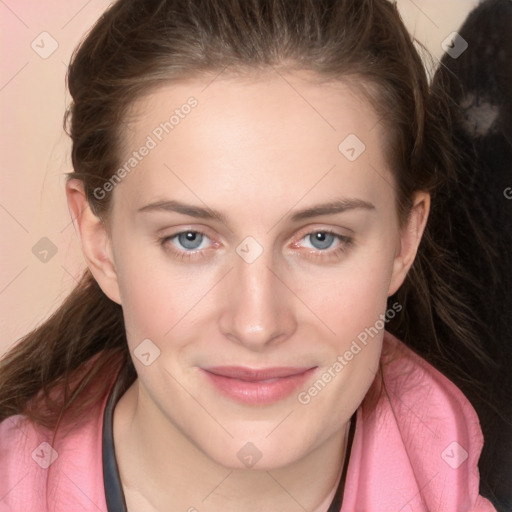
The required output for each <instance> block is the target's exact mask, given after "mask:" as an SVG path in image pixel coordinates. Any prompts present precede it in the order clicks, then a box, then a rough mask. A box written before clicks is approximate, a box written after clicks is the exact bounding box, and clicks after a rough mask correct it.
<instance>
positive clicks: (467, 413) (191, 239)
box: [0, 0, 494, 512]
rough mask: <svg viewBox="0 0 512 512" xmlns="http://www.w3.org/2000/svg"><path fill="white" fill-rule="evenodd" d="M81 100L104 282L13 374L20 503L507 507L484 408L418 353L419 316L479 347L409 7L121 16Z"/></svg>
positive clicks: (70, 193)
mask: <svg viewBox="0 0 512 512" xmlns="http://www.w3.org/2000/svg"><path fill="white" fill-rule="evenodd" d="M68 83H69V89H70V92H71V95H72V99H73V102H72V105H71V107H70V110H69V116H70V117H69V121H70V124H69V129H70V134H71V137H72V140H73V152H72V158H73V166H74V172H73V173H72V174H70V176H69V180H68V181H67V186H66V193H67V199H68V204H69V207H70V211H71V215H72V218H73V221H74V224H75V227H76V230H77V233H78V236H79V238H80V241H81V244H82V249H83V253H84V256H85V258H86V261H87V265H88V270H87V272H86V273H85V274H84V277H83V280H82V282H81V283H80V284H79V285H78V286H77V288H76V289H75V290H74V292H73V293H72V294H71V295H70V296H69V297H68V299H67V300H66V301H65V302H64V304H63V305H62V306H61V307H60V309H59V310H58V311H57V312H56V313H55V314H54V315H53V316H52V317H51V318H50V319H49V320H48V321H47V322H45V323H44V324H43V325H42V326H40V327H39V328H38V329H36V331H34V332H32V333H30V334H29V335H27V337H26V338H25V339H23V340H22V341H21V342H20V343H19V344H18V345H17V346H16V347H15V348H13V349H12V350H11V351H10V352H9V353H8V354H7V355H6V356H5V357H4V359H3V360H2V362H1V363H0V364H1V370H2V374H1V375H2V377H1V380H0V389H1V394H0V419H2V420H3V421H2V423H1V424H0V433H1V441H0V461H1V466H0V467H1V469H0V472H1V477H0V510H12V511H20V510H31V511H39V510H41V511H43V510H52V511H53V510H55V511H69V510H102V511H110V512H112V511H123V510H127V511H139V510H144V511H163V510H166V511H167V510H169V511H189V512H191V511H200V512H206V511H212V512H213V511H223V512H230V511H235V510H236V511H239V510H244V511H248V512H251V511H261V510H264V511H273V510H279V511H289V512H292V511H301V510H308V511H315V512H326V511H329V512H332V511H340V510H341V511H344V512H346V511H354V510H361V511H363V510H364V511H380V510H382V511H391V510H396V511H398V510H414V511H427V510H439V511H441V510H442V511H454V510H457V511H462V510H464V511H474V512H476V511H492V510H494V508H493V506H492V505H491V503H490V502H489V501H488V500H487V499H485V498H484V497H482V496H480V495H479V473H478V466H477V463H478V459H479V455H480V452H481V449H482V445H483V438H482V433H481V430H480V426H479V421H478V418H477V415H476V413H475V411H474V409H473V408H472V406H471V404H470V403H469V401H468V400H467V399H466V398H465V396H464V395H463V394H462V392H461V391H460V390H459V389H458V388H457V387H456V386H455V385H454V384H453V383H452V382H451V381H449V380H448V379H447V378H446V377H444V376H443V375H442V374H441V373H440V372H439V371H438V370H436V369H434V367H433V366H432V365H431V364H429V363H428V362H427V361H426V360H425V359H423V358H422V357H420V355H417V354H416V353H415V352H414V351H413V350H412V349H411V348H409V347H408V346H407V344H408V345H410V346H411V347H413V348H414V342H413V341H411V340H413V339H414V333H415V331H416V333H417V334H418V335H419V331H420V330H422V329H423V327H424V326H423V324H420V323H414V322H411V318H412V316H411V314H410V313H409V312H410V311H411V310H412V309H414V311H416V312H417V311H418V310H419V311H421V312H422V313H423V317H424V318H426V319H427V324H428V319H432V316H433V315H434V314H436V313H437V314H439V313H441V314H444V318H446V324H447V325H449V326H453V327H454V328H453V332H452V333H451V335H452V336H453V338H454V339H456V340H462V341H461V343H462V342H463V343H465V344H467V345H468V346H471V343H472V340H471V339H470V338H468V337H466V336H463V335H461V333H463V334H466V333H467V332H468V331H465V330H464V327H465V326H464V320H465V319H466V318H467V311H465V310H464V309H463V308H462V306H460V305H459V309H458V310H457V309H454V308H453V307H450V306H451V303H450V302H449V300H450V299H449V298H452V297H457V290H451V289H450V287H449V283H445V284H442V283H440V281H439V280H438V281H435V280H434V281H429V276H436V274H435V272H436V269H438V268H441V265H442V264H443V262H444V260H443V254H442V252H441V251H437V249H436V247H437V246H436V244H435V238H434V237H435V233H430V232H429V230H428V226H427V221H428V216H429V211H430V209H431V208H435V200H434V199H435V194H436V191H437V190H438V189H439V187H440V186H441V185H443V184H446V183H448V182H449V180H450V178H451V177H452V175H453V169H452V164H451V159H452V156H453V148H452V147H451V145H450V138H449V136H448V134H447V133H448V132H447V129H448V128H449V127H448V126H447V125H444V124H443V122H441V120H440V118H439V117H438V116H439V113H440V112H442V108H441V107H442V105H443V103H442V100H441V98H440V96H438V95H436V93H435V91H433V92H429V90H428V85H427V79H426V76H425V72H424V68H423V65H422V63H421V60H420V58H419V56H418V54H417V52H416V50H415V48H414V46H413V43H412V41H411V38H410V36H409V35H408V33H407V31H406V29H405V28H404V26H403V24H402V22H401V21H400V18H399V16H398V14H397V10H396V6H394V5H393V4H392V3H390V2H388V1H387V0H380V1H376V0H357V1H353V0H294V1H290V0H252V1H246V0H192V1H191V0H167V1H158V2H157V1H148V0H119V1H118V2H116V3H115V4H114V5H113V6H111V8H109V10H108V11H107V12H106V13H105V14H104V16H103V17H102V18H101V19H100V20H99V22H98V23H97V24H96V25H95V27H94V28H93V29H92V31H91V32H90V34H89V35H88V36H87V38H86V39H85V40H84V41H83V42H82V44H81V45H80V47H79V49H78V51H77V52H76V53H75V55H74V56H73V60H72V62H71V65H70V68H69V75H68ZM426 255H428V256H429V258H430V259H428V261H427V258H426ZM427 263H428V265H427ZM429 272H430V274H429ZM432 285H433V286H434V287H435V286H438V288H436V289H435V290H434V292H435V293H436V295H435V299H436V301H435V303H433V301H432V299H433V298H434V296H433V295H432V293H433V292H432ZM393 325H394V326H395V327H396V328H397V329H398V327H399V326H401V327H402V329H403V328H404V326H405V330H406V332H407V333H408V334H407V336H406V337H404V338H405V339H404V340H400V339H398V338H397V337H396V336H395V335H393V334H391V331H389V330H387V329H386V328H387V327H391V326H393ZM456 327H458V328H456ZM404 341H406V342H407V344H405V343H404ZM440 343H442V339H440V338H437V337H433V338H432V348H431V351H432V353H441V352H442V350H441V348H440V347H439V344H440ZM475 350H476V349H475ZM436 351H437V352H436ZM434 359H435V358H434V357H432V360H434Z"/></svg>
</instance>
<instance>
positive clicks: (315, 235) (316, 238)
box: [303, 231, 344, 250]
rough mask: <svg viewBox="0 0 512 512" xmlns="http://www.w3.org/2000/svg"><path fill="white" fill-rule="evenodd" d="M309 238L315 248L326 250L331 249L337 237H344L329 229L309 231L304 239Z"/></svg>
mask: <svg viewBox="0 0 512 512" xmlns="http://www.w3.org/2000/svg"><path fill="white" fill-rule="evenodd" d="M308 238H309V240H310V243H311V245H312V246H313V249H317V250H324V249H330V247H331V245H332V243H333V241H334V240H335V239H336V238H339V239H343V238H344V237H342V236H341V235H338V234H336V233H331V232H329V231H314V232H312V233H308V234H307V235H306V236H305V237H304V238H303V240H307V239H308Z"/></svg>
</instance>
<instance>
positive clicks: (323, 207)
mask: <svg viewBox="0 0 512 512" xmlns="http://www.w3.org/2000/svg"><path fill="white" fill-rule="evenodd" d="M357 209H361V210H368V211H372V210H375V205H374V204H373V203H370V202H368V201H364V200H362V199H357V198H342V199H337V200H335V201H330V202H328V203H323V204H318V205H315V206H311V207H309V208H305V209H302V210H296V211H295V212H294V213H293V215H291V217H290V219H291V221H292V222H298V221H300V220H304V219H309V218H312V217H319V216H321V215H333V214H335V213H342V212H345V211H348V210H357ZM138 211H139V212H158V211H165V212H176V213H181V214H183V215H188V216H189V217H196V218H199V219H209V220H219V221H221V222H222V223H224V224H226V225H229V222H228V219H227V217H226V216H225V215H224V214H223V213H221V212H219V211H216V210H212V209H211V208H203V207H201V206H195V205H191V204H186V203H182V202H180V201H176V200H170V201H156V202H154V203H150V204H147V205H146V206H143V207H142V208H139V209H138Z"/></svg>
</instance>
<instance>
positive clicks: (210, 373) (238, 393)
mask: <svg viewBox="0 0 512 512" xmlns="http://www.w3.org/2000/svg"><path fill="white" fill-rule="evenodd" d="M316 368H317V367H274V368H248V367H243V366H214V367H208V368H201V370H202V372H203V373H204V375H205V377H206V378H207V381H208V382H209V383H210V384H212V385H213V386H214V387H215V388H216V389H217V390H218V391H221V392H222V393H223V394H224V395H225V396H227V397H229V398H231V399H233V400H235V401H238V402H243V403H247V404H270V403H273V402H276V401H279V400H282V399H284V398H286V397H287V396H289V395H290V394H291V393H293V391H294V390H296V389H297V388H299V387H300V386H301V385H302V384H304V382H305V381H306V379H308V378H309V377H310V375H311V374H312V373H313V372H314V371H315V369H316Z"/></svg>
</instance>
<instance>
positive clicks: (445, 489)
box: [343, 331, 494, 512]
mask: <svg viewBox="0 0 512 512" xmlns="http://www.w3.org/2000/svg"><path fill="white" fill-rule="evenodd" d="M381 363H382V364H381V367H382V393H381V395H380V398H379V400H378V402H377V404H376V406H375V407H373V408H372V409H371V410H365V407H364V403H363V407H361V408H360V410H359V411H358V416H357V421H358V427H357V429H356V437H355V438H354V447H355V449H356V451H357V452H358V453H357V455H356V454H354V453H353V455H354V457H355V458H357V459H358V460H357V461H356V462H354V465H353V470H354V473H353V474H352V482H351V485H352V489H356V488H357V492H358V493H359V496H358V503H359V505H361V504H363V503H365V500H366V506H367V507H369V508H368V509H371V507H372V506H375V505H376V504H378V503H380V504H384V503H385V504H386V507H388V508H389V509H390V510H391V509H394V508H396V509H397V510H404V511H406V510H414V511H427V510H439V511H452V510H458V511H468V512H469V511H471V512H484V511H493V510H494V508H493V507H492V505H491V504H490V503H489V502H488V501H487V500H485V499H484V498H482V497H481V496H479V473H478V459H479V457H480V453H481V450H482V446H483V436H482V431H481V429H480V423H479V420H478V417H477V415H476V412H475V410H474V409H473V407H472V405H471V404H470V403H469V401H468V400H467V399H466V397H465V396H464V394H463V393H462V392H461V391H460V389H458V388H457V386H455V385H454V384H453V383H452V382H451V381H450V380H448V379H447V378H446V377H445V376H444V375H442V374H441V373H440V372H439V371H438V370H436V369H435V368H434V367H432V366H431V365H430V364H429V363H427V362H426V361H425V360H424V359H423V358H421V357H420V356H418V355H417V354H415V353H414V352H413V351H412V350H411V349H409V348H408V347H406V346H405V345H404V344H403V343H402V342H401V341H400V340H398V339H397V338H396V337H394V336H393V335H391V334H390V333H389V332H387V331H385V333H384V343H383V350H382V356H381ZM351 459H352V456H351ZM351 464H352V460H351ZM349 471H350V469H349ZM364 479H366V480H367V481H368V482H371V485H366V484H364ZM359 505H358V507H359ZM364 509H365V508H364V506H363V508H355V510H364ZM343 510H345V508H343ZM346 510H350V508H347V509H346Z"/></svg>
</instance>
